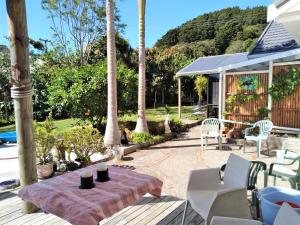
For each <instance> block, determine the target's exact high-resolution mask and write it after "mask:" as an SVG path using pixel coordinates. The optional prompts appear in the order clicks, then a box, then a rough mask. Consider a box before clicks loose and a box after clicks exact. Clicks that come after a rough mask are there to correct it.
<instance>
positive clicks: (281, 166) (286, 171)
mask: <svg viewBox="0 0 300 225" xmlns="http://www.w3.org/2000/svg"><path fill="white" fill-rule="evenodd" d="M281 157H282V156H280V157H278V158H281ZM294 165H296V167H297V168H295V169H291V168H290V167H291V166H294ZM269 176H274V186H276V178H277V177H280V178H281V179H283V180H286V181H288V182H290V184H291V188H293V189H297V190H300V156H298V157H297V158H295V159H294V160H293V161H291V162H290V163H284V162H282V161H281V162H274V163H271V164H270V169H269Z"/></svg>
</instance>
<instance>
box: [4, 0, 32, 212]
mask: <svg viewBox="0 0 300 225" xmlns="http://www.w3.org/2000/svg"><path fill="white" fill-rule="evenodd" d="M6 7H7V14H8V27H9V39H10V56H11V57H10V58H11V74H12V77H11V82H12V88H11V96H12V98H13V99H14V107H15V119H16V131H17V144H18V156H19V157H18V158H19V173H20V181H21V186H25V185H29V184H32V183H35V182H37V173H36V151H35V144H34V143H35V142H34V136H33V112H32V83H31V76H30V72H29V50H28V42H29V38H28V33H27V20H26V7H25V0H6ZM36 209H37V208H36V206H34V205H33V204H31V203H28V202H25V201H24V202H23V211H24V212H25V213H30V212H34V211H36Z"/></svg>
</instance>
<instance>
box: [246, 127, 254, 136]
mask: <svg viewBox="0 0 300 225" xmlns="http://www.w3.org/2000/svg"><path fill="white" fill-rule="evenodd" d="M254 128H255V127H248V128H246V129H245V136H247V135H248V134H249V132H250V131H251V130H253V129H254Z"/></svg>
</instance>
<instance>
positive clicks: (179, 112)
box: [178, 77, 181, 119]
mask: <svg viewBox="0 0 300 225" xmlns="http://www.w3.org/2000/svg"><path fill="white" fill-rule="evenodd" d="M178 117H179V119H181V77H178Z"/></svg>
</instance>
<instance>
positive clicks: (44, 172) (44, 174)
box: [37, 163, 53, 179]
mask: <svg viewBox="0 0 300 225" xmlns="http://www.w3.org/2000/svg"><path fill="white" fill-rule="evenodd" d="M52 174H53V163H47V164H44V165H37V175H38V178H39V179H47V178H49V177H51V176H52Z"/></svg>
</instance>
